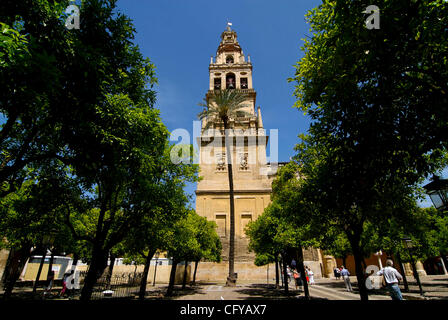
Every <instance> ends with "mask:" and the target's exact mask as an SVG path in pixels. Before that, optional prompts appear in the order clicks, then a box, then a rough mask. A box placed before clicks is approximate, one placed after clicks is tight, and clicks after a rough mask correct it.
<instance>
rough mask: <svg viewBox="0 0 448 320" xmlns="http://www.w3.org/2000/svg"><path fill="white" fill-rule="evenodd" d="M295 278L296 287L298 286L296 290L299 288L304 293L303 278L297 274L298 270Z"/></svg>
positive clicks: (294, 273)
mask: <svg viewBox="0 0 448 320" xmlns="http://www.w3.org/2000/svg"><path fill="white" fill-rule="evenodd" d="M293 276H294V280H295V285H296V290H297V287H299V290H300V291H302V285H303V283H302V278H301V277H300V273H299V272H297V270H294V271H293Z"/></svg>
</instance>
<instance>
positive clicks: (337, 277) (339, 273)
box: [333, 267, 341, 280]
mask: <svg viewBox="0 0 448 320" xmlns="http://www.w3.org/2000/svg"><path fill="white" fill-rule="evenodd" d="M333 273H334V277H335V278H336V280H339V279H340V278H341V270H339V268H338V267H335V268H334V270H333Z"/></svg>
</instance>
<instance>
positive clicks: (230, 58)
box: [226, 55, 234, 64]
mask: <svg viewBox="0 0 448 320" xmlns="http://www.w3.org/2000/svg"><path fill="white" fill-rule="evenodd" d="M233 62H234V59H233V56H231V55H228V56H227V57H226V63H227V64H230V63H233Z"/></svg>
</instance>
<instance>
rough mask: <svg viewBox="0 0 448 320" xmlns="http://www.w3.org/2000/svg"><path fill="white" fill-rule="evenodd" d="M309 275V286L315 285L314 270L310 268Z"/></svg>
mask: <svg viewBox="0 0 448 320" xmlns="http://www.w3.org/2000/svg"><path fill="white" fill-rule="evenodd" d="M307 269H308V270H307V273H308V278H309V280H310V281H309V284H310V285H313V284H314V272H313V270H311V268H310V267H307Z"/></svg>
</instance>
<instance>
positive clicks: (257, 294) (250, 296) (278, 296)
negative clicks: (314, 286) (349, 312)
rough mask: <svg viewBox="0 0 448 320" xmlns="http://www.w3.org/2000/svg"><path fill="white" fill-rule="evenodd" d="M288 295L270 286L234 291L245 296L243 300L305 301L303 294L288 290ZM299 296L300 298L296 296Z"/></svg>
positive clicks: (252, 285)
mask: <svg viewBox="0 0 448 320" xmlns="http://www.w3.org/2000/svg"><path fill="white" fill-rule="evenodd" d="M289 289H290V290H289V291H288V293H286V292H285V289H284V288H279V289H276V288H275V285H272V284H269V285H268V284H251V285H249V286H246V287H244V288H241V289H237V290H235V292H238V293H240V294H243V295H246V296H247V297H245V298H244V300H260V299H269V300H305V297H304V296H303V292H299V291H297V290H295V289H292V290H291V288H289ZM299 294H300V296H298V295H299ZM311 300H322V301H324V300H327V299H323V298H313V297H311Z"/></svg>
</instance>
